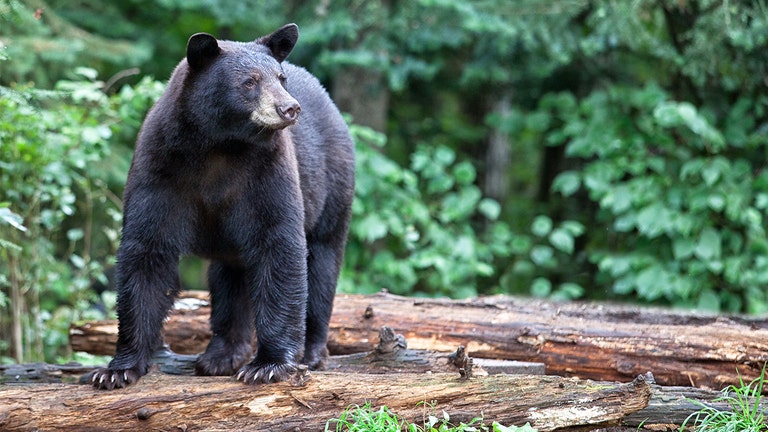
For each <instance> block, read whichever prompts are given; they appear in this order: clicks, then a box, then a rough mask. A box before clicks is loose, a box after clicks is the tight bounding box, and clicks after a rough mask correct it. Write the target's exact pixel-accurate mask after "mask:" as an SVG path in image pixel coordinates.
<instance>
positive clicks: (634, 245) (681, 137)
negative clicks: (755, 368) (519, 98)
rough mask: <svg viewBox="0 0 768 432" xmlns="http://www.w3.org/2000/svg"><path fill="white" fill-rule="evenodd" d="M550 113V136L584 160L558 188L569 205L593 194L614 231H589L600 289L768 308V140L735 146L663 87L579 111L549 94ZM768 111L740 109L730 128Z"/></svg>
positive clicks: (629, 91) (624, 91)
mask: <svg viewBox="0 0 768 432" xmlns="http://www.w3.org/2000/svg"><path fill="white" fill-rule="evenodd" d="M744 103H747V102H746V101H745V102H744ZM540 108H541V112H542V113H545V114H546V115H548V116H550V122H552V123H556V124H557V125H558V126H557V127H554V128H552V129H551V130H550V136H551V137H557V139H558V140H562V141H563V142H566V143H567V144H566V145H565V153H566V155H568V156H569V157H571V158H574V159H578V160H582V161H583V164H582V166H581V167H580V169H579V170H578V171H577V170H569V171H565V172H563V173H561V174H560V175H559V176H558V177H557V178H556V179H555V182H554V184H553V189H554V190H555V191H557V192H558V193H560V194H561V195H562V196H564V197H568V198H570V197H576V196H577V194H578V193H579V192H580V191H584V192H585V194H586V196H587V197H588V199H589V200H590V201H591V202H593V203H595V207H596V214H595V221H596V222H597V223H598V224H600V225H603V226H606V227H607V228H608V230H607V231H602V232H601V231H594V232H590V233H588V235H589V237H590V238H589V240H588V241H589V245H588V246H587V253H588V259H589V260H590V261H591V262H593V263H594V264H595V265H596V266H597V269H598V274H597V277H598V280H602V281H605V282H607V283H609V284H610V286H611V289H612V291H613V292H614V293H615V294H617V295H630V294H634V295H637V296H638V297H639V298H641V299H644V300H647V301H658V300H664V301H665V302H670V303H675V304H680V305H690V306H698V307H704V308H708V309H714V310H720V309H725V310H730V311H740V310H744V309H746V310H748V311H751V312H758V311H764V310H766V308H768V297H766V294H765V292H764V290H763V288H762V287H764V286H765V283H766V282H768V260H766V258H765V252H766V246H768V238H767V237H766V230H765V228H766V222H765V220H764V218H763V213H764V211H765V208H766V205H768V183H766V180H768V177H766V173H765V172H764V171H763V170H762V162H761V161H760V160H756V159H755V152H760V151H761V150H760V149H761V148H764V147H765V146H766V144H768V137H766V135H765V134H764V133H761V132H759V131H754V132H746V133H745V134H744V135H742V136H741V139H740V140H739V141H738V142H734V141H731V140H726V138H725V137H726V135H727V132H726V131H725V130H721V129H720V128H718V127H717V126H716V125H715V124H714V123H713V121H712V120H710V118H708V116H706V115H704V114H703V113H701V112H699V111H698V110H697V109H696V108H695V107H694V106H692V105H691V104H688V103H678V102H674V101H672V100H670V96H669V95H668V94H667V93H666V92H665V91H664V90H663V89H661V88H660V87H659V86H657V85H654V84H650V85H647V86H645V87H643V88H620V87H612V88H611V89H610V90H608V91H603V90H598V91H595V92H593V93H592V94H591V95H589V96H588V97H586V98H584V99H583V100H582V101H580V102H575V101H574V99H573V97H572V96H570V95H569V94H555V95H550V96H548V97H546V98H544V99H542V101H541V104H540ZM765 109H768V99H765V98H763V99H761V100H759V101H758V105H757V106H754V105H752V104H749V108H745V106H743V105H742V104H737V105H735V106H734V107H733V108H732V110H731V111H730V112H729V113H727V114H726V118H728V119H732V120H733V121H740V122H745V123H752V122H754V121H755V119H754V116H755V115H761V112H762V111H763V110H765ZM737 118H738V119H739V120H736V119H737ZM731 126H732V123H731ZM740 130H743V129H740ZM550 240H552V239H550ZM560 244H561V246H564V247H567V248H569V247H570V243H568V242H567V241H563V240H561V241H560ZM561 250H563V249H562V248H561Z"/></svg>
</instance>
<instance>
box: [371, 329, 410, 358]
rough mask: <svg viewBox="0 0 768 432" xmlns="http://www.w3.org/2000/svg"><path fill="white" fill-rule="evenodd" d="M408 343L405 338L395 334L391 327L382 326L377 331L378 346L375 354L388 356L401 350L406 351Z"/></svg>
mask: <svg viewBox="0 0 768 432" xmlns="http://www.w3.org/2000/svg"><path fill="white" fill-rule="evenodd" d="M407 347H408V343H407V342H406V341H405V336H403V335H401V334H395V331H394V330H392V328H391V327H387V326H383V327H382V328H381V330H379V344H378V345H377V346H376V353H377V354H389V353H393V352H396V351H399V350H402V349H406V348H407Z"/></svg>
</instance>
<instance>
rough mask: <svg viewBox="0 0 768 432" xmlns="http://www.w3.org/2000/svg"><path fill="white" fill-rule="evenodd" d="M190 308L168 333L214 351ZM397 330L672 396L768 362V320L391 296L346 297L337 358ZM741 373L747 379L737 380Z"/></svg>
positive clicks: (337, 307)
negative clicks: (636, 381)
mask: <svg viewBox="0 0 768 432" xmlns="http://www.w3.org/2000/svg"><path fill="white" fill-rule="evenodd" d="M187 298H188V300H186V301H182V302H181V303H180V304H182V305H184V307H182V308H181V309H177V310H175V311H174V312H173V313H172V315H171V317H170V318H169V320H168V322H167V323H166V326H165V327H166V329H165V337H166V342H168V343H169V344H170V345H171V348H172V349H173V350H174V351H177V352H182V353H183V352H187V353H196V352H201V351H203V350H204V347H205V344H206V343H207V340H208V338H209V337H210V332H209V330H208V324H207V321H208V315H209V308H208V306H207V302H206V300H205V299H206V294H205V293H202V294H201V293H195V294H193V295H192V296H191V297H187ZM385 325H386V326H391V327H392V328H393V329H394V330H395V331H396V332H397V333H401V334H403V335H404V336H405V337H406V339H407V340H408V343H409V346H410V347H411V348H415V349H425V350H432V351H442V352H450V351H453V350H454V349H455V348H456V346H458V345H465V346H466V347H467V350H468V352H469V354H470V355H471V356H472V357H480V358H490V359H509V360H520V361H527V362H538V363H544V364H545V365H546V372H547V373H548V374H557V375H562V376H576V377H581V378H588V379H595V380H601V381H602V380H604V381H625V382H626V381H631V380H632V379H633V377H635V376H637V375H640V374H644V373H645V372H647V371H651V372H653V374H654V377H655V378H656V381H657V382H658V383H659V384H661V385H665V386H698V387H705V388H714V389H719V388H723V387H725V386H727V385H730V384H736V383H738V381H739V374H740V375H741V377H742V378H744V379H747V380H751V379H752V378H754V377H757V376H759V373H760V370H761V368H762V365H763V364H764V363H765V362H766V361H768V320H766V319H764V318H749V317H742V316H716V315H706V314H701V313H693V312H679V311H671V310H665V309H658V308H638V307H630V306H621V305H609V304H595V303H555V302H548V301H543V300H534V299H523V298H510V297H501V296H494V297H486V298H478V299H473V300H466V301H452V300H442V299H414V298H406V297H400V296H395V295H391V294H386V293H381V294H377V295H372V296H362V295H341V294H340V295H337V298H336V302H335V304H334V313H333V317H332V320H331V335H330V338H329V343H328V346H329V350H330V351H331V352H332V353H334V354H350V353H355V352H363V351H368V350H370V349H371V344H372V341H375V340H376V335H377V333H378V330H379V328H380V327H382V326H385ZM116 334H117V323H116V321H101V322H95V323H86V324H83V325H80V326H75V327H73V328H72V330H71V332H70V337H71V343H72V347H73V349H75V350H78V351H86V352H90V353H93V354H111V353H112V352H114V342H115V340H116ZM737 370H738V372H737Z"/></svg>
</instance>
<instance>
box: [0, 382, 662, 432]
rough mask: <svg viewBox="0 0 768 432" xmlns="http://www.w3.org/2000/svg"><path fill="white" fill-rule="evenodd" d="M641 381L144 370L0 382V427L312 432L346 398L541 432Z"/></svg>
mask: <svg viewBox="0 0 768 432" xmlns="http://www.w3.org/2000/svg"><path fill="white" fill-rule="evenodd" d="M650 397H651V389H650V385H649V383H648V382H647V381H646V379H644V378H643V377H639V378H638V379H636V380H635V381H633V382H631V383H620V384H617V383H601V382H595V381H590V380H578V379H568V378H563V377H555V376H528V375H495V376H485V377H476V378H473V379H470V380H466V379H460V378H459V376H458V374H442V373H441V374H385V375H364V374H341V373H334V372H319V373H315V372H313V373H312V374H311V375H310V376H309V377H308V378H307V377H306V376H305V377H303V378H302V379H300V380H296V381H294V382H293V383H278V384H270V385H262V386H246V385H243V384H242V383H239V382H234V381H233V380H232V379H231V378H226V377H180V376H174V375H166V374H162V373H159V372H156V371H155V372H152V373H150V374H149V375H147V376H145V377H144V378H142V379H141V380H140V381H139V383H138V384H136V385H134V386H131V387H128V388H126V389H121V390H116V391H99V390H94V389H93V388H92V387H91V386H86V385H73V384H38V385H4V386H0V430H3V431H9V432H10V431H27V430H41V431H49V430H50V431H53V430H56V431H83V430H110V431H123V430H130V431H134V430H181V431H196V430H254V431H261V430H265V431H266V430H269V431H283V430H290V431H305V430H306V431H318V430H323V428H324V427H325V425H326V422H327V421H328V420H329V419H332V418H338V417H339V415H340V414H341V412H342V411H343V410H344V409H345V408H346V407H347V406H350V405H360V406H362V405H364V404H365V403H366V402H370V403H371V404H372V406H374V407H380V406H387V407H389V408H390V410H392V411H393V412H395V413H397V414H398V415H399V416H401V417H402V418H405V419H407V420H408V421H412V422H419V421H422V420H423V418H424V417H425V416H426V415H429V414H435V415H438V416H440V415H441V413H442V412H443V410H444V411H446V412H448V413H449V414H450V416H451V419H452V421H453V422H459V421H464V422H469V421H471V420H472V419H473V418H476V417H477V416H478V415H480V414H482V415H483V418H484V421H485V422H486V423H488V424H490V423H491V422H493V421H497V422H499V423H501V424H504V425H523V424H525V423H526V422H529V423H530V424H531V425H532V426H533V427H535V428H536V429H538V430H539V431H541V432H544V431H552V430H556V429H557V430H568V429H575V428H579V429H580V430H584V429H583V427H584V426H591V427H594V428H598V427H606V426H611V425H618V424H620V422H621V420H622V419H623V418H626V417H627V416H628V415H629V414H631V413H634V412H637V411H639V410H641V409H643V408H644V407H646V406H647V405H648V401H649V399H650Z"/></svg>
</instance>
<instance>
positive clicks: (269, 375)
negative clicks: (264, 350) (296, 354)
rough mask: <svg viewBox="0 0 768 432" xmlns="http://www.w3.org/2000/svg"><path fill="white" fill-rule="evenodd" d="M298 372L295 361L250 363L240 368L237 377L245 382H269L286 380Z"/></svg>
mask: <svg viewBox="0 0 768 432" xmlns="http://www.w3.org/2000/svg"><path fill="white" fill-rule="evenodd" d="M295 372H296V365H295V364H293V363H266V364H261V363H256V362H252V363H248V364H247V365H245V366H243V367H242V368H240V371H239V372H237V375H235V378H237V380H238V381H242V382H244V383H245V384H268V383H274V382H279V381H286V380H287V379H288V378H290V377H291V375H293V374H294V373H295Z"/></svg>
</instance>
